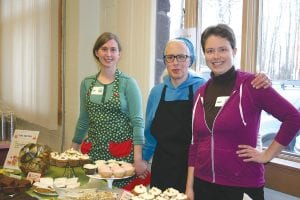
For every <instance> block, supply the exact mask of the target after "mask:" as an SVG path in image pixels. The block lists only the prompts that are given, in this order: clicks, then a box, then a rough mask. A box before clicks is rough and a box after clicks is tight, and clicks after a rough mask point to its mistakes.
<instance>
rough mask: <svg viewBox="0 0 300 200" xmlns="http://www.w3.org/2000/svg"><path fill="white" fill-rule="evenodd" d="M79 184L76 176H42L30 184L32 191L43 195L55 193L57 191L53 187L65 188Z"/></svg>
mask: <svg viewBox="0 0 300 200" xmlns="http://www.w3.org/2000/svg"><path fill="white" fill-rule="evenodd" d="M79 186H80V183H79V181H78V178H76V177H75V178H66V177H61V178H55V179H53V178H52V177H42V178H40V180H39V181H38V182H35V183H34V184H33V186H32V189H33V191H34V192H36V193H38V194H44V195H49V196H50V195H53V196H54V195H55V196H57V193H56V191H55V188H67V189H74V188H77V187H79Z"/></svg>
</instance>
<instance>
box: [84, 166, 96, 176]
mask: <svg viewBox="0 0 300 200" xmlns="http://www.w3.org/2000/svg"><path fill="white" fill-rule="evenodd" d="M97 168H98V167H97V165H93V164H85V165H83V169H84V171H85V174H87V175H93V174H95V173H97Z"/></svg>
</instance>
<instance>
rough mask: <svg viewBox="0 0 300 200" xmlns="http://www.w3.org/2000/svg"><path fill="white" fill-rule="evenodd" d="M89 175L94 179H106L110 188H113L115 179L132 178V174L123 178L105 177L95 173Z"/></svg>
mask: <svg viewBox="0 0 300 200" xmlns="http://www.w3.org/2000/svg"><path fill="white" fill-rule="evenodd" d="M87 176H88V177H90V178H93V179H99V180H106V181H107V187H108V188H109V189H112V184H113V181H114V180H121V179H126V178H130V177H132V176H134V175H132V176H125V177H122V178H114V177H111V178H103V177H101V176H100V175H99V174H93V175H87Z"/></svg>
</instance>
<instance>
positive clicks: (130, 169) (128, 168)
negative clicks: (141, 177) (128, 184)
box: [121, 164, 135, 176]
mask: <svg viewBox="0 0 300 200" xmlns="http://www.w3.org/2000/svg"><path fill="white" fill-rule="evenodd" d="M121 167H122V168H123V169H124V170H125V175H124V176H133V175H134V171H135V168H134V167H133V166H132V165H131V164H130V165H121Z"/></svg>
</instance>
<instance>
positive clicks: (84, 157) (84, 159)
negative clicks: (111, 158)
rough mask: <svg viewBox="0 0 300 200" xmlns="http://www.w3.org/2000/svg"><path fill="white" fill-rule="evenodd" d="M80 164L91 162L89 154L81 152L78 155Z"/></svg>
mask: <svg viewBox="0 0 300 200" xmlns="http://www.w3.org/2000/svg"><path fill="white" fill-rule="evenodd" d="M79 162H80V165H82V166H83V165H85V164H89V163H90V162H91V160H90V157H89V155H87V154H83V155H81V156H80V157H79Z"/></svg>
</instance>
